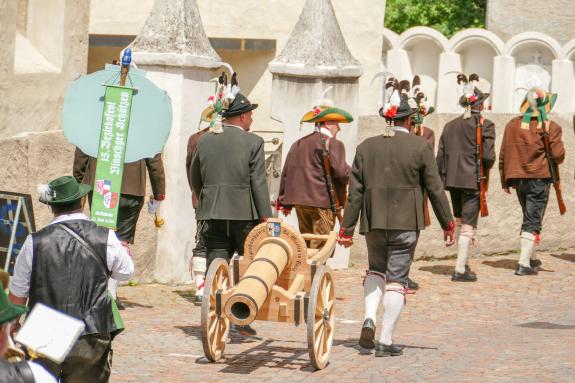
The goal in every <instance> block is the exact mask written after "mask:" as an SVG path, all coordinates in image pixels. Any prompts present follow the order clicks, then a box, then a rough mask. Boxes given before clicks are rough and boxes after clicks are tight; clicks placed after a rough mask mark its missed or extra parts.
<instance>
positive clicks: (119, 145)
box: [110, 132, 125, 175]
mask: <svg viewBox="0 0 575 383" xmlns="http://www.w3.org/2000/svg"><path fill="white" fill-rule="evenodd" d="M124 148H125V143H124V133H121V132H117V133H116V137H115V140H114V151H113V153H112V164H111V165H110V173H112V174H118V175H119V174H120V167H121V166H122V156H123V154H124Z"/></svg>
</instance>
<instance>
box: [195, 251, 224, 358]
mask: <svg viewBox="0 0 575 383" xmlns="http://www.w3.org/2000/svg"><path fill="white" fill-rule="evenodd" d="M229 287H230V272H229V269H228V264H227V262H226V261H225V260H223V259H221V258H218V259H215V260H214V261H213V262H212V264H211V265H210V268H209V270H208V273H207V274H206V282H205V285H204V297H203V300H202V346H203V347H204V354H205V355H206V358H207V359H208V360H209V361H210V362H217V361H218V360H220V358H221V357H222V356H223V355H224V349H225V347H226V340H227V338H228V332H229V331H230V320H229V319H228V318H226V317H225V316H223V315H217V313H216V292H217V291H218V290H225V289H227V288H229ZM222 314H223V309H222Z"/></svg>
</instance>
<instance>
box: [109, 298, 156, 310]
mask: <svg viewBox="0 0 575 383" xmlns="http://www.w3.org/2000/svg"><path fill="white" fill-rule="evenodd" d="M118 298H120V300H121V301H122V303H123V304H124V306H125V307H126V308H127V309H131V308H133V307H139V308H144V309H153V308H154V306H152V305H143V304H141V303H138V302H132V301H129V300H127V299H126V298H122V297H118Z"/></svg>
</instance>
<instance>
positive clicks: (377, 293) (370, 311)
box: [363, 271, 385, 323]
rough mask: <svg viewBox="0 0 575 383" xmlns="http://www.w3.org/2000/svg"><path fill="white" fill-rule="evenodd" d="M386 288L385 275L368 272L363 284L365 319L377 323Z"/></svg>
mask: <svg viewBox="0 0 575 383" xmlns="http://www.w3.org/2000/svg"><path fill="white" fill-rule="evenodd" d="M384 290H385V277H384V276H383V275H382V274H379V273H376V272H372V271H370V272H368V274H367V275H366V277H365V282H364V284H363V299H364V302H365V318H364V320H365V319H368V318H369V319H371V320H372V321H373V322H374V323H375V317H376V315H377V308H378V307H379V302H381V297H382V296H383V292H384Z"/></svg>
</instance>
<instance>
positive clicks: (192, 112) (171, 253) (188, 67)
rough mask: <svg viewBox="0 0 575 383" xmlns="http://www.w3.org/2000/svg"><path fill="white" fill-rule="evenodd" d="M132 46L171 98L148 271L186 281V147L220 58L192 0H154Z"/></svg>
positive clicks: (189, 213) (190, 222)
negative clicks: (162, 188) (158, 220)
mask: <svg viewBox="0 0 575 383" xmlns="http://www.w3.org/2000/svg"><path fill="white" fill-rule="evenodd" d="M132 51H133V57H134V61H135V63H136V65H137V66H138V68H140V69H143V70H145V71H146V72H147V75H146V76H147V77H148V78H149V79H150V80H152V81H153V82H154V83H156V85H158V86H159V87H160V88H162V89H164V90H166V91H167V92H168V94H169V95H170V98H171V99H172V110H173V122H172V130H171V133H170V137H169V138H168V141H167V143H166V146H165V147H164V151H163V160H164V167H165V171H166V200H165V201H164V202H163V203H162V206H161V216H162V218H164V220H165V224H164V226H162V227H161V228H160V229H159V230H158V244H157V253H156V266H155V273H154V275H155V278H156V279H157V280H158V281H159V282H162V283H182V282H189V281H190V280H191V277H190V273H189V271H188V264H187V263H186V262H185V260H184V253H185V248H186V243H187V242H188V241H192V242H193V240H194V237H195V234H196V221H195V214H194V209H193V208H192V200H191V192H190V188H189V186H188V182H187V178H186V169H185V159H186V149H187V142H188V138H189V136H190V135H191V134H192V133H194V132H196V131H197V127H198V121H199V119H200V114H201V112H202V110H203V109H204V107H205V106H206V104H207V99H208V97H209V96H210V95H211V94H212V93H213V90H214V84H213V83H210V82H209V80H210V79H211V78H213V77H215V76H216V71H215V69H217V68H218V67H220V66H221V63H220V58H219V56H218V54H217V53H216V52H215V51H214V50H213V48H212V46H211V45H210V42H209V41H208V38H207V37H206V34H205V32H204V28H203V26H202V20H201V18H200V14H199V11H198V6H197V4H196V0H156V2H155V4H154V7H153V9H152V12H151V13H150V16H149V17H148V19H147V20H146V23H145V25H144V28H143V29H142V32H140V34H139V35H138V37H137V38H136V40H134V42H133V44H132Z"/></svg>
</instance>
